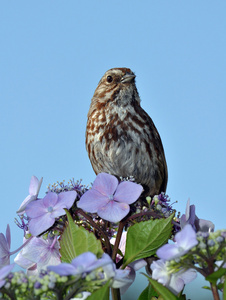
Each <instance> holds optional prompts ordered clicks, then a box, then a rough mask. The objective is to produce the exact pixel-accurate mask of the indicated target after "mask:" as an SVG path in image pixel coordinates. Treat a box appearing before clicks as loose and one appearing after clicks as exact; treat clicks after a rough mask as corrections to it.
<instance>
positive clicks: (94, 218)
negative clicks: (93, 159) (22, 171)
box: [0, 173, 226, 300]
mask: <svg viewBox="0 0 226 300" xmlns="http://www.w3.org/2000/svg"><path fill="white" fill-rule="evenodd" d="M41 184H42V178H41V180H38V178H37V177H35V176H32V178H31V181H30V186H29V195H28V196H27V197H26V198H25V199H24V201H23V202H22V204H21V206H20V207H19V209H18V211H17V213H18V216H19V218H20V222H19V221H16V223H17V225H18V226H19V227H20V228H21V229H23V231H24V240H23V244H22V246H21V247H19V249H17V250H15V251H11V250H10V245H11V234H10V228H9V226H7V228H6V234H5V235H4V234H3V233H0V297H2V298H4V299H16V300H22V299H65V300H67V299H68V300H69V299H75V297H80V298H81V297H83V299H85V298H86V297H87V296H88V295H90V294H94V295H98V294H95V293H98V292H99V291H102V289H103V291H105V292H106V291H107V290H109V288H111V289H112V297H113V300H116V299H119V298H118V295H119V294H120V293H124V292H125V291H126V289H128V288H129V286H130V285H131V284H132V283H133V281H134V279H135V276H136V271H137V270H139V269H140V268H142V267H144V266H146V270H147V273H148V274H149V275H150V276H151V277H149V280H150V284H151V286H153V287H154V288H155V292H154V294H155V295H156V297H158V296H162V297H163V295H164V294H165V290H164V289H166V288H167V289H168V292H167V293H171V295H172V298H173V297H175V296H174V295H173V294H175V295H179V294H180V293H182V290H183V288H184V286H185V284H188V283H189V282H191V281H192V280H193V279H195V278H196V276H197V272H199V273H201V274H202V275H203V276H204V277H205V278H206V280H208V281H209V282H210V283H211V284H210V286H211V289H212V291H213V295H214V298H215V299H218V298H217V297H218V290H220V289H222V287H223V284H222V278H223V277H222V276H224V275H225V273H226V263H225V249H226V231H225V230H218V231H216V232H214V224H213V223H212V222H211V221H207V220H203V219H199V218H198V217H197V216H196V214H195V206H194V205H190V201H188V203H187V206H186V211H185V214H183V215H182V216H181V217H179V215H178V217H177V218H175V210H174V209H173V208H172V204H170V198H169V197H168V196H167V195H165V194H164V193H161V194H160V195H156V196H154V197H153V198H151V197H147V198H144V196H143V194H142V192H143V187H142V186H141V185H140V184H137V183H135V182H134V178H131V177H128V178H120V180H118V179H117V178H116V177H115V176H113V175H110V174H106V173H100V174H98V175H97V177H96V179H95V181H94V183H93V185H92V187H91V188H89V189H88V188H87V187H86V186H84V185H82V184H81V181H74V179H73V180H71V181H70V182H69V183H68V184H67V185H66V184H65V182H64V181H63V182H58V183H57V184H54V185H53V186H52V187H50V186H49V187H48V191H47V192H46V195H45V196H44V197H43V198H41V197H40V196H39V191H40V187H41ZM17 252H19V253H18V254H17V256H16V258H15V260H14V261H15V263H16V264H18V265H19V266H20V267H22V268H24V269H25V270H26V273H27V274H26V275H25V273H24V272H14V273H12V272H11V271H12V269H13V267H14V264H12V265H10V256H11V255H12V254H14V253H17ZM156 256H158V258H159V259H158V260H157V259H156ZM148 288H149V289H150V287H148ZM105 292H103V293H105ZM97 297H99V296H97Z"/></svg>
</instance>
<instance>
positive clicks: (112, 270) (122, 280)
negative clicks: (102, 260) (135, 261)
mask: <svg viewBox="0 0 226 300" xmlns="http://www.w3.org/2000/svg"><path fill="white" fill-rule="evenodd" d="M103 270H104V273H105V275H106V279H107V280H108V279H111V278H112V280H113V281H112V284H111V286H112V287H113V288H116V289H118V288H120V292H121V294H124V293H125V292H126V290H127V289H128V288H129V286H130V285H131V284H132V283H133V281H134V279H135V276H136V273H135V271H134V269H133V268H131V267H126V269H124V270H121V269H116V266H115V264H113V263H112V264H108V265H105V266H104V267H103Z"/></svg>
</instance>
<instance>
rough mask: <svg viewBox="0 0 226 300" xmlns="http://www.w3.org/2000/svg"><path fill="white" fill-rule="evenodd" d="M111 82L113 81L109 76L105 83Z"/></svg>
mask: <svg viewBox="0 0 226 300" xmlns="http://www.w3.org/2000/svg"><path fill="white" fill-rule="evenodd" d="M112 81H113V78H112V76H110V75H109V76H108V77H107V82H109V83H110V82H112Z"/></svg>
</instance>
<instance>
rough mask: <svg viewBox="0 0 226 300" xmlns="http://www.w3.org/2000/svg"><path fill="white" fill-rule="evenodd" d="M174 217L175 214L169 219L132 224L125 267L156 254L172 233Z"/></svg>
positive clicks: (127, 243)
mask: <svg viewBox="0 0 226 300" xmlns="http://www.w3.org/2000/svg"><path fill="white" fill-rule="evenodd" d="M173 217H174V214H172V215H171V216H170V217H169V218H167V219H157V220H149V221H144V222H140V223H137V224H135V225H133V226H131V227H130V228H129V230H128V233H127V239H126V251H125V257H124V264H123V267H125V266H127V265H128V264H129V263H131V262H133V261H134V260H137V259H140V258H145V257H148V256H151V255H153V254H155V252H156V250H157V249H158V248H159V247H161V246H162V245H164V244H165V243H166V242H167V241H168V239H169V237H170V235H171V231H172V226H173V225H172V219H173Z"/></svg>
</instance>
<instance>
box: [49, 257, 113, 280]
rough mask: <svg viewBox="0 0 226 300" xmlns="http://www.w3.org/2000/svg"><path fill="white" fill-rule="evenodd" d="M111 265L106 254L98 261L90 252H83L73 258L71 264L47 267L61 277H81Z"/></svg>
mask: <svg viewBox="0 0 226 300" xmlns="http://www.w3.org/2000/svg"><path fill="white" fill-rule="evenodd" d="M112 263H113V261H112V259H111V258H110V256H109V255H107V254H106V253H104V254H103V256H102V257H101V258H100V259H97V257H96V255H95V254H93V253H92V252H84V253H82V254H80V255H78V256H77V257H76V258H74V259H73V260H72V262H71V264H68V263H61V264H59V265H57V266H49V267H48V270H50V271H53V272H55V273H57V274H59V275H61V276H69V275H82V274H85V273H89V272H91V271H93V270H95V269H97V268H100V267H103V266H104V265H106V264H112Z"/></svg>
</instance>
